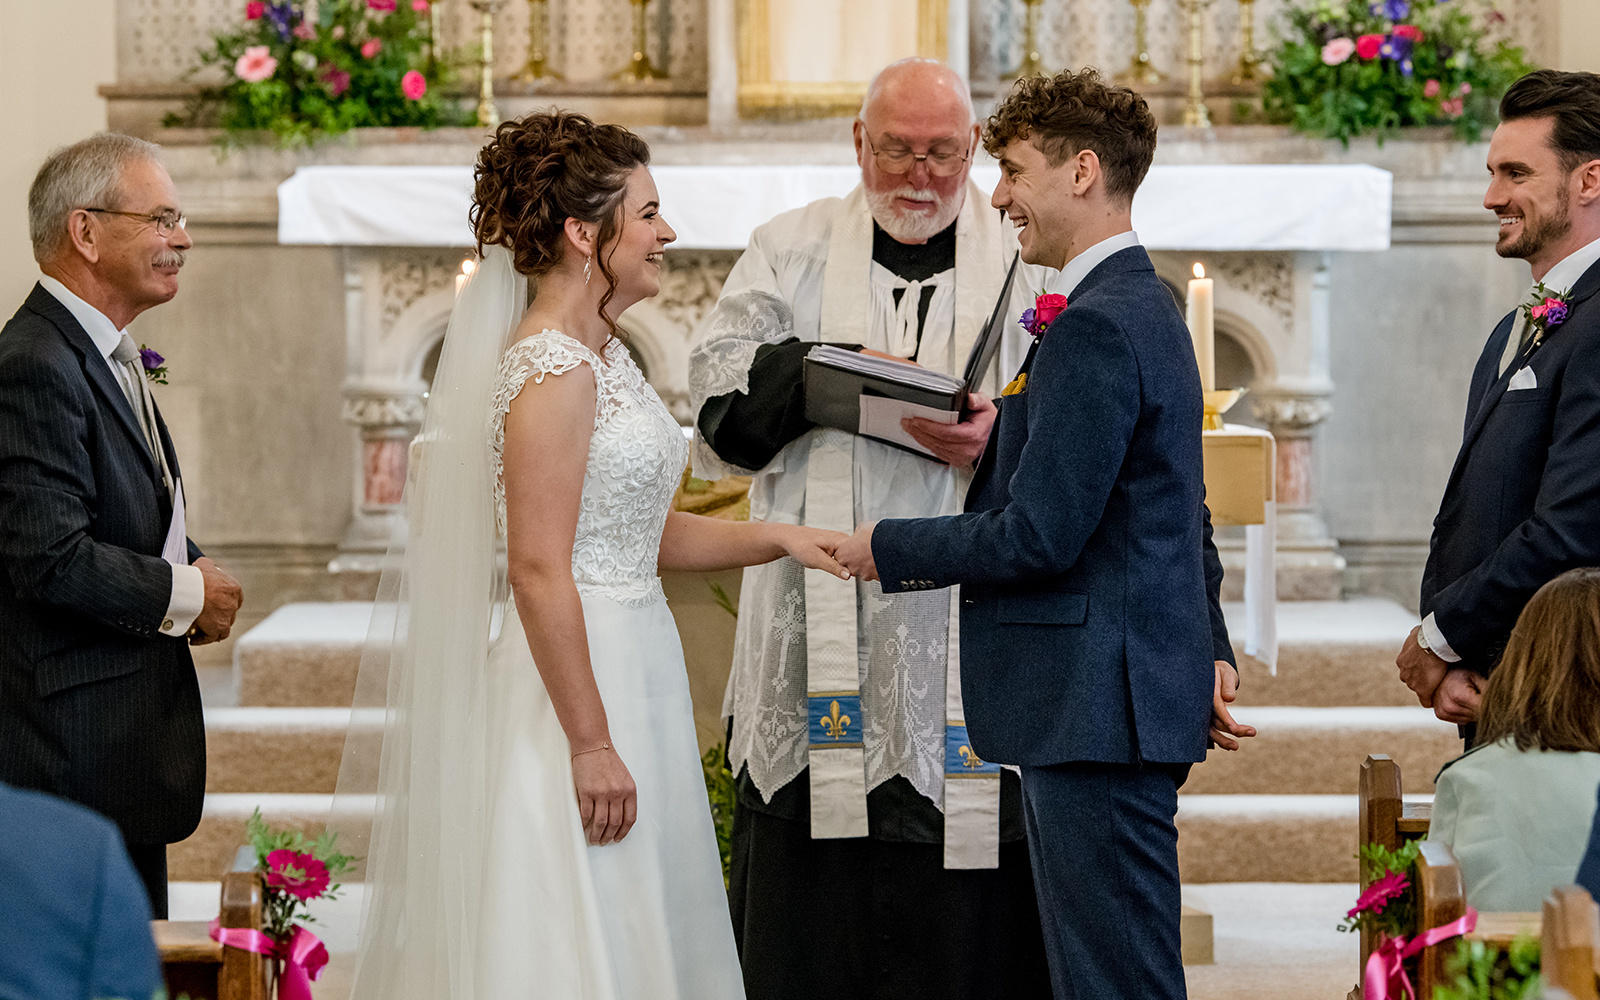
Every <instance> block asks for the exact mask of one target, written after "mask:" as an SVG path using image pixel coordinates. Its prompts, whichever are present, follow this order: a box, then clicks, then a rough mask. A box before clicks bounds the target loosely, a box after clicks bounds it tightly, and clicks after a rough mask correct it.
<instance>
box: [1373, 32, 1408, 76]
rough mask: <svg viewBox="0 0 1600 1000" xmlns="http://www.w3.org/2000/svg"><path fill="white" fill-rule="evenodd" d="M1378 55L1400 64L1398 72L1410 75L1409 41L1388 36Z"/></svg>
mask: <svg viewBox="0 0 1600 1000" xmlns="http://www.w3.org/2000/svg"><path fill="white" fill-rule="evenodd" d="M1378 54H1379V55H1381V56H1383V57H1384V58H1385V59H1390V60H1393V61H1394V62H1397V63H1399V64H1400V72H1402V73H1404V74H1406V75H1407V76H1410V75H1411V39H1409V38H1402V37H1400V36H1399V35H1390V36H1389V37H1388V38H1385V39H1384V40H1383V44H1382V45H1381V46H1379V48H1378Z"/></svg>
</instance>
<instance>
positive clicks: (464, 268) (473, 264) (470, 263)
mask: <svg viewBox="0 0 1600 1000" xmlns="http://www.w3.org/2000/svg"><path fill="white" fill-rule="evenodd" d="M477 269H478V262H477V261H475V260H473V259H472V258H471V257H468V258H467V259H466V260H464V261H462V262H461V273H462V275H464V276H466V277H469V278H470V277H471V276H472V272H473V271H476V270H477Z"/></svg>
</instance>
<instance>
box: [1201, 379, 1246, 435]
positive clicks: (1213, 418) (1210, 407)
mask: <svg viewBox="0 0 1600 1000" xmlns="http://www.w3.org/2000/svg"><path fill="white" fill-rule="evenodd" d="M1248 391H1249V390H1248V389H1212V390H1210V391H1208V392H1204V393H1202V394H1201V397H1202V399H1203V400H1204V405H1205V418H1204V423H1202V424H1201V425H1200V429H1201V430H1206V431H1220V430H1222V427H1223V422H1222V415H1223V414H1224V413H1227V412H1228V411H1229V410H1231V409H1233V404H1235V403H1237V402H1238V401H1239V400H1240V399H1242V398H1243V397H1244V394H1245V393H1246V392H1248Z"/></svg>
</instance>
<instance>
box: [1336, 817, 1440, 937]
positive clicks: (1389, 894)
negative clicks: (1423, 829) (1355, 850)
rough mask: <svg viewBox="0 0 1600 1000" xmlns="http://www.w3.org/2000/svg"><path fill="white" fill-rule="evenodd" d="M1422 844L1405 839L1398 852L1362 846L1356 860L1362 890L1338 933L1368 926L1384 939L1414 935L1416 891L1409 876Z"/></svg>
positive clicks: (1375, 845) (1415, 927)
mask: <svg viewBox="0 0 1600 1000" xmlns="http://www.w3.org/2000/svg"><path fill="white" fill-rule="evenodd" d="M1420 853H1422V841H1420V840H1408V841H1406V842H1405V843H1404V844H1403V845H1401V847H1400V849H1399V850H1398V851H1391V850H1389V849H1388V848H1387V847H1384V846H1383V845H1382V844H1366V845H1364V846H1363V847H1362V848H1361V851H1360V853H1359V854H1357V857H1358V858H1360V859H1361V870H1362V873H1363V874H1364V875H1365V876H1366V877H1365V879H1364V881H1365V882H1366V883H1367V887H1366V889H1364V890H1362V893H1361V898H1359V899H1357V900H1356V905H1355V906H1353V907H1351V909H1350V911H1349V912H1348V913H1346V914H1345V915H1344V921H1343V922H1342V923H1341V924H1340V925H1339V930H1341V931H1359V930H1361V929H1362V928H1363V927H1370V928H1372V929H1373V930H1374V931H1377V932H1380V933H1382V934H1384V935H1387V936H1388V937H1409V936H1411V935H1412V934H1415V933H1416V932H1417V890H1416V888H1415V887H1414V886H1413V885H1412V881H1411V876H1412V873H1413V872H1414V870H1415V869H1416V864H1417V855H1418V854H1420Z"/></svg>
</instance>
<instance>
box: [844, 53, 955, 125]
mask: <svg viewBox="0 0 1600 1000" xmlns="http://www.w3.org/2000/svg"><path fill="white" fill-rule="evenodd" d="M907 66H937V67H938V68H939V69H941V70H943V71H944V72H943V73H942V74H941V75H943V76H945V77H946V79H947V81H948V83H949V84H950V93H951V94H953V95H954V96H956V97H957V98H959V99H960V100H961V103H962V104H964V105H966V108H967V120H968V121H970V122H974V123H975V122H977V120H978V113H977V110H976V109H975V108H973V106H972V90H971V89H970V88H969V87H968V86H967V82H966V81H965V80H963V79H961V74H960V73H957V72H956V71H955V70H953V69H951V68H950V67H949V66H946V65H945V64H944V63H942V62H940V61H939V60H937V59H929V58H926V57H925V56H907V57H906V58H904V59H898V60H896V61H894V62H892V63H890V64H889V65H887V66H885V67H884V68H883V69H880V70H878V72H877V73H876V74H875V75H874V76H873V78H872V82H871V83H869V84H867V92H866V94H864V95H863V96H862V98H861V110H860V111H857V112H856V117H857V118H858V119H860V120H861V121H862V122H865V121H866V120H867V107H868V106H869V105H871V104H872V99H873V98H874V97H877V96H878V91H880V90H882V89H883V78H884V77H885V76H892V75H894V73H895V71H896V70H900V69H904V68H905V67H907Z"/></svg>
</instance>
